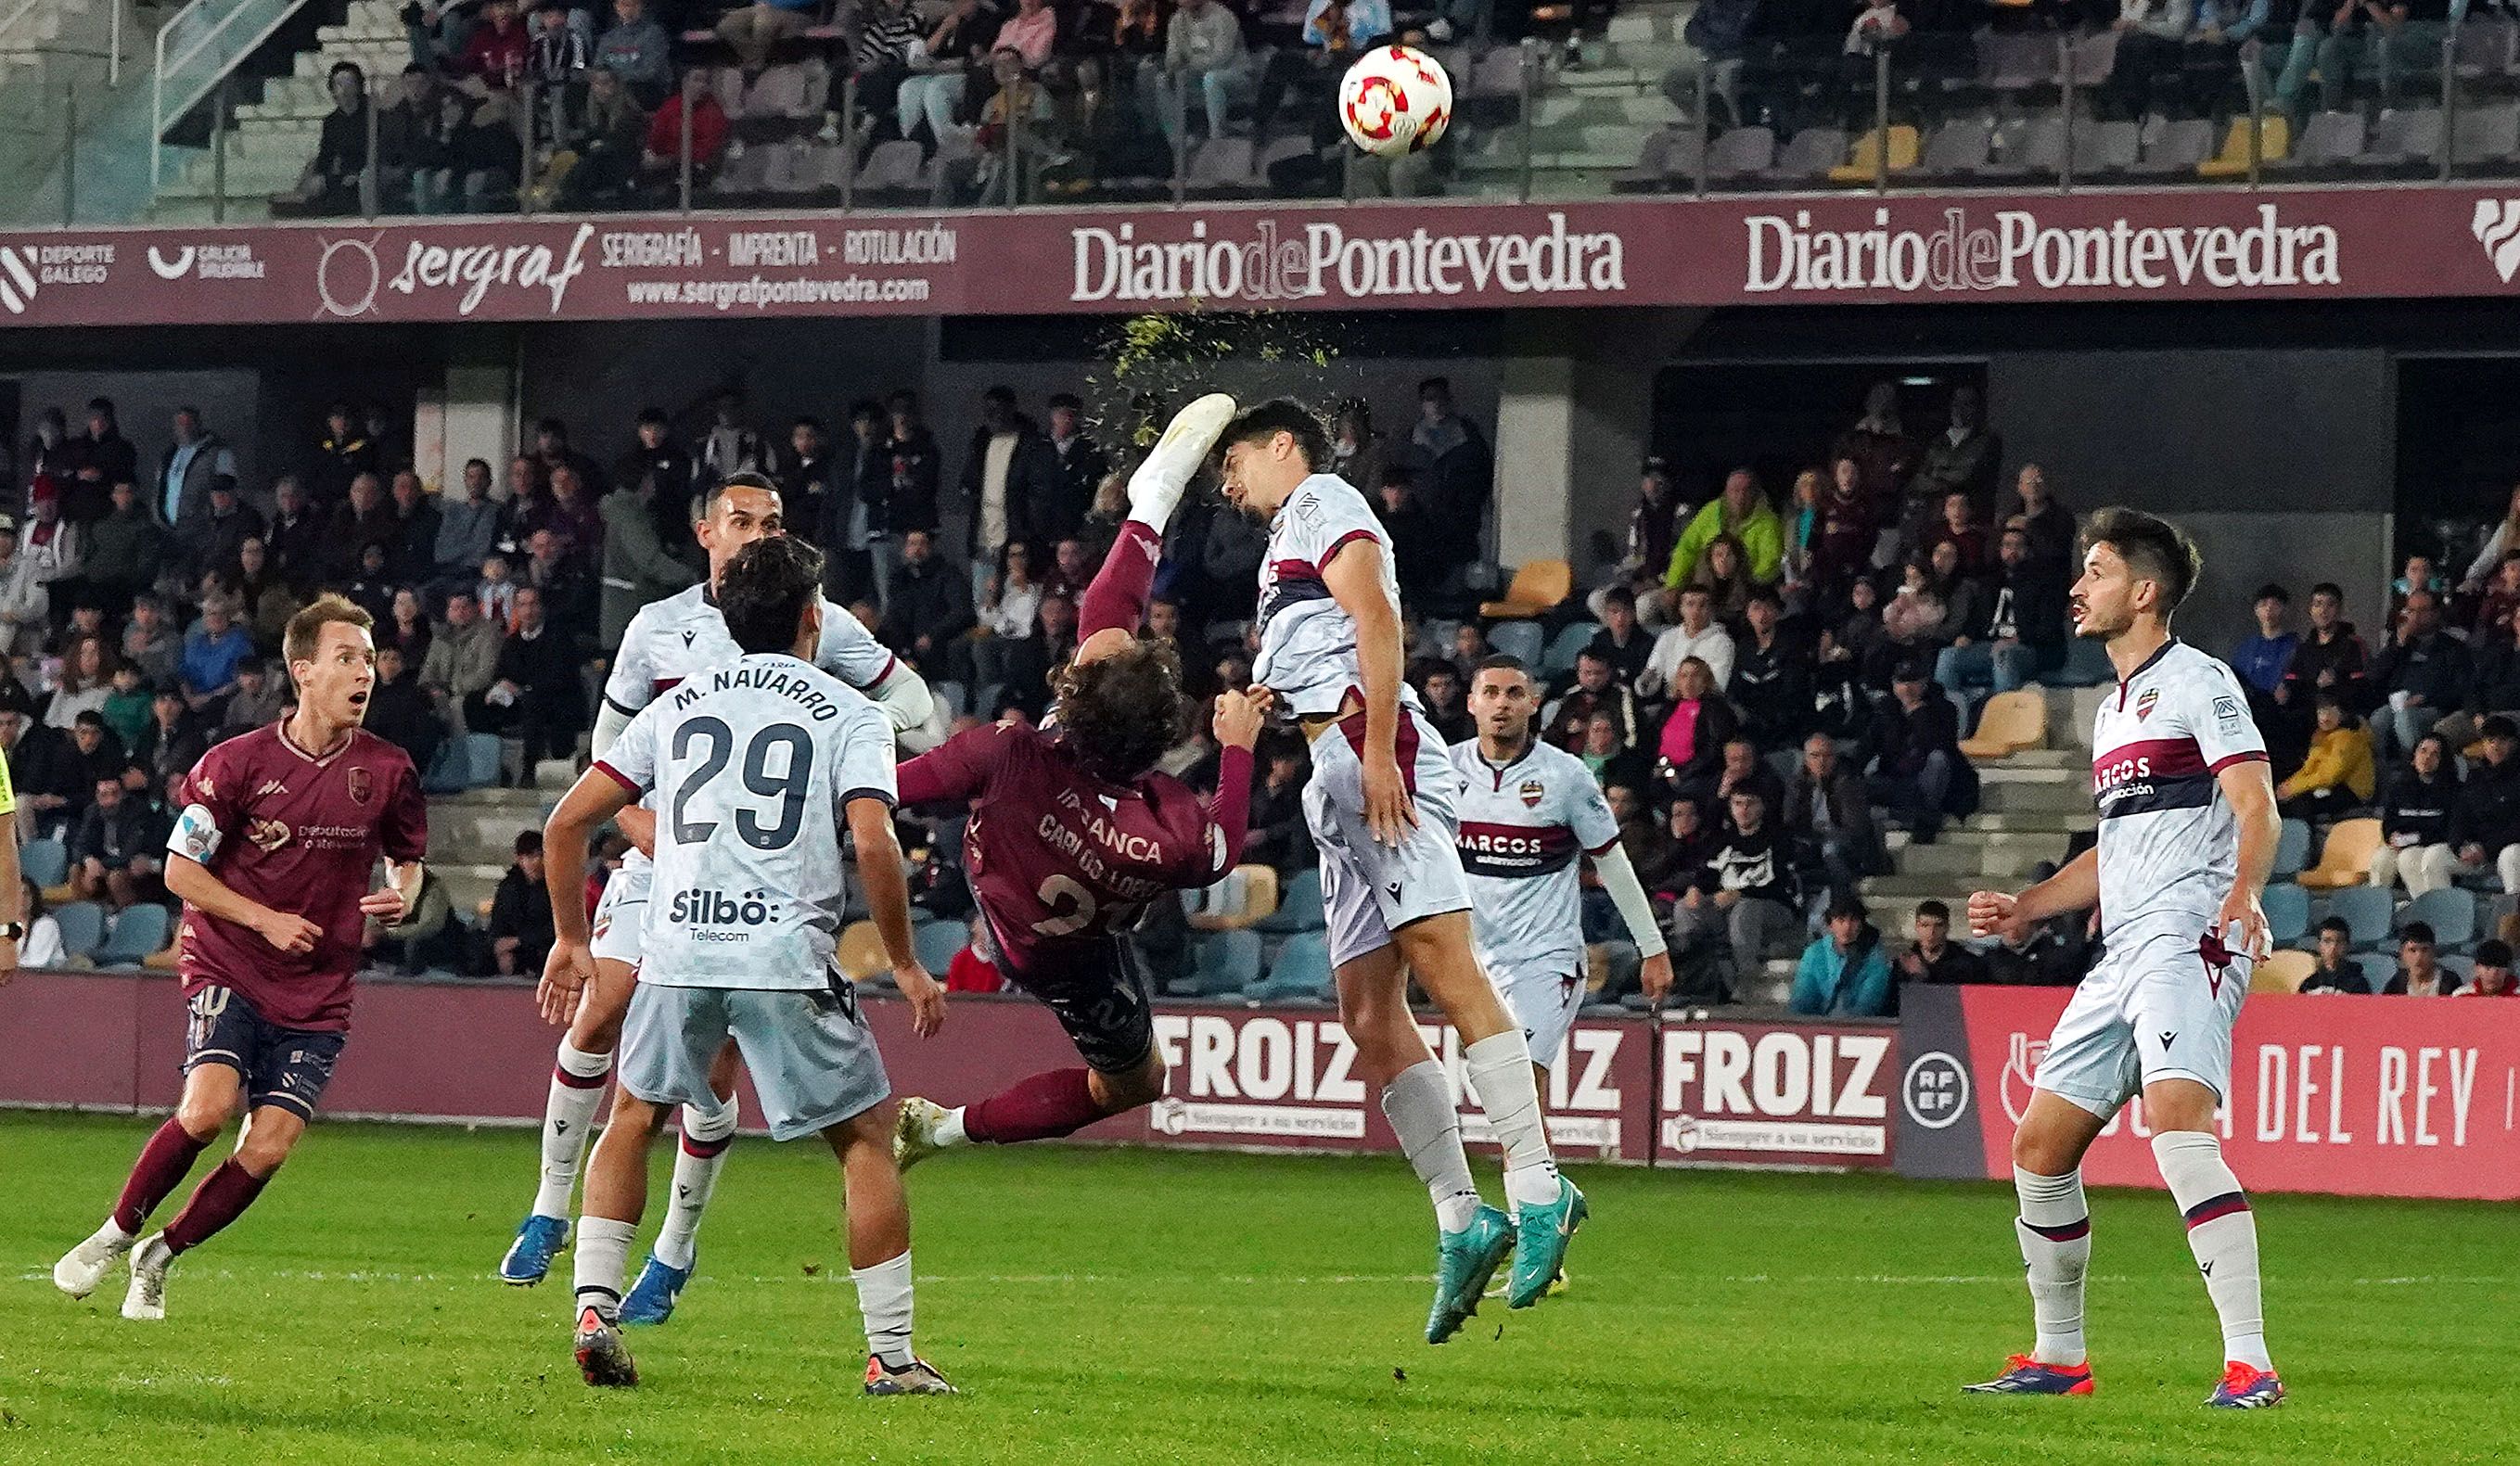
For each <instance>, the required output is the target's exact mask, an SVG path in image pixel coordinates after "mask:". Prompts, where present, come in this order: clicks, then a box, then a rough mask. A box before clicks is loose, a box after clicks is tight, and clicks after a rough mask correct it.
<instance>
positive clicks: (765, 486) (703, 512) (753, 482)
mask: <svg viewBox="0 0 2520 1466" xmlns="http://www.w3.org/2000/svg"><path fill="white" fill-rule="evenodd" d="M729 489H760V490H762V491H763V492H765V493H770V494H776V493H778V492H779V483H778V480H776V479H774V478H772V477H771V476H770V475H769V474H767V473H755V472H753V471H752V470H751V469H749V468H739V469H737V470H736V471H735V472H733V473H730V474H728V475H727V476H726V477H724V478H722V479H719V480H718V481H717V482H716V483H713V484H711V485H709V489H708V493H707V494H706V495H704V496H702V498H701V499H700V517H701V518H703V519H705V518H707V517H708V515H709V511H712V510H714V509H716V508H717V502H718V500H719V499H720V498H721V497H723V496H724V495H725V493H726V491H727V490H729Z"/></svg>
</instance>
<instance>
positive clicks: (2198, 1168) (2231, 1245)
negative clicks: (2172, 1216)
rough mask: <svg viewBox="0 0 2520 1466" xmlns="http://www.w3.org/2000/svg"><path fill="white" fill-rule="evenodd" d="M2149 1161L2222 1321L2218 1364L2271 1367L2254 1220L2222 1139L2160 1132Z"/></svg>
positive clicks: (2202, 1134)
mask: <svg viewBox="0 0 2520 1466" xmlns="http://www.w3.org/2000/svg"><path fill="white" fill-rule="evenodd" d="M2152 1159H2153V1163H2154V1164H2155V1165H2157V1166H2159V1167H2160V1168H2161V1178H2162V1180H2163V1181H2164V1182H2166V1183H2167V1184H2168V1185H2169V1187H2170V1197H2171V1200H2173V1201H2175V1202H2177V1203H2178V1204H2179V1212H2180V1215H2181V1216H2183V1217H2184V1218H2185V1219H2186V1221H2187V1250H2188V1251H2189V1252H2192V1253H2194V1254H2195V1255H2196V1270H2197V1271H2199V1272H2201V1273H2203V1274H2204V1275H2205V1292H2206V1295H2207V1296H2208V1297H2210V1298H2212V1299H2213V1300H2214V1311H2215V1312H2216V1313H2217V1314H2219V1315H2220V1316H2221V1317H2222V1320H2223V1357H2224V1358H2225V1360H2227V1361H2228V1360H2232V1359H2237V1360H2239V1361H2240V1362H2241V1363H2244V1364H2248V1365H2250V1366H2252V1367H2253V1368H2258V1369H2272V1368H2273V1367H2274V1365H2273V1362H2272V1361H2271V1360H2269V1359H2268V1357H2267V1321H2266V1310H2265V1308H2264V1306H2263V1305H2262V1304H2261V1303H2260V1302H2259V1298H2258V1219H2257V1214H2256V1213H2254V1212H2252V1211H2250V1210H2249V1198H2248V1194H2247V1193H2246V1192H2244V1191H2242V1190H2241V1189H2240V1180H2239V1177H2235V1176H2233V1175H2232V1174H2231V1168H2230V1167H2229V1166H2228V1165H2226V1164H2225V1163H2224V1160H2223V1142H2222V1140H2221V1139H2220V1138H2219V1137H2218V1136H2216V1135H2214V1134H2213V1133H2210V1132H2207V1131H2165V1132H2163V1133H2160V1134H2157V1135H2155V1136H2153V1137H2152Z"/></svg>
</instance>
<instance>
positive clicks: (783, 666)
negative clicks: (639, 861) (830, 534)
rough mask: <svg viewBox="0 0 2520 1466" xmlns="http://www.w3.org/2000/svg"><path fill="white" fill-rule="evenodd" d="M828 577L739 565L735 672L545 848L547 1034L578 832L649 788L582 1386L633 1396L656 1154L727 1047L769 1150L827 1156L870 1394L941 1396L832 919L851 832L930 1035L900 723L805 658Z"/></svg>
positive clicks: (579, 1318)
mask: <svg viewBox="0 0 2520 1466" xmlns="http://www.w3.org/2000/svg"><path fill="white" fill-rule="evenodd" d="M822 571H823V556H822V554H821V553H820V552H819V551H817V550H815V549H814V547H812V546H811V545H807V544H804V543H803V542H801V541H797V540H790V539H787V538H785V537H784V536H783V537H776V538H771V539H765V540H762V541H761V542H759V543H757V544H754V545H751V546H748V547H746V548H745V549H744V551H743V552H742V554H741V555H737V556H736V557H735V559H734V561H733V562H732V563H731V564H729V565H728V566H727V567H726V573H725V576H724V578H723V580H722V581H721V585H722V587H723V589H724V591H725V601H724V607H725V618H724V624H725V628H726V634H727V636H728V638H729V640H730V641H731V642H732V643H733V644H735V645H736V646H737V648H738V655H737V657H736V659H734V660H733V661H730V662H726V663H723V664H721V665H719V666H717V667H715V668H713V669H709V670H705V671H701V672H695V673H694V674H692V675H691V676H690V677H688V678H686V679H685V680H684V681H683V683H682V685H681V686H679V687H677V688H675V689H673V690H671V691H669V692H666V693H664V694H662V695H660V696H659V697H657V698H656V700H655V701H653V702H652V703H651V704H650V705H649V706H648V707H647V708H646V709H644V710H643V711H642V712H641V713H640V714H639V716H638V717H636V718H633V719H632V720H630V724H629V726H628V727H627V728H624V729H623V730H622V731H621V734H620V736H619V737H617V738H615V739H614V740H613V741H612V745H611V747H610V748H609V749H608V750H607V752H606V754H605V756H604V757H603V758H601V759H598V760H597V761H596V763H595V767H593V768H592V769H589V770H587V771H586V773H585V774H584V775H582V776H580V777H579V778H578V780H577V783H576V784H575V786H573V787H572V788H570V790H569V791H568V793H567V794H566V795H565V796H563V797H562V800H561V802H560V807H559V808H558V809H556V810H554V811H553V812H552V817H551V822H550V824H549V825H548V826H547V828H546V830H545V832H544V845H545V848H546V849H547V850H548V851H549V852H550V856H549V862H548V865H547V866H546V869H545V879H546V880H547V881H548V883H549V884H550V886H551V889H552V892H553V894H554V896H555V898H556V899H555V900H554V901H553V903H552V906H553V926H554V928H555V931H556V938H557V939H556V941H555V942H554V943H553V946H552V952H551V957H550V959H549V961H548V962H547V963H546V964H545V966H544V969H543V980H542V985H541V987H540V989H539V990H538V992H537V995H536V996H537V998H538V1000H539V1001H540V1004H541V1007H542V1011H543V1016H544V1017H546V1018H548V1019H550V1020H552V1021H553V1022H555V1023H562V1022H566V1021H567V1020H568V1018H569V1016H570V1014H571V1013H572V1011H573V1010H574V1009H575V1008H576V1006H577V1005H578V1003H579V1001H580V1000H581V999H582V998H583V996H584V995H585V994H586V993H587V991H588V990H589V989H590V988H591V986H592V985H593V983H594V981H595V957H594V955H593V953H592V952H591V951H590V950H589V946H590V942H591V940H592V934H591V933H590V931H589V930H588V922H587V916H586V910H585V907H584V906H583V905H582V904H581V903H580V902H579V901H578V900H576V899H573V898H575V897H576V896H577V893H578V891H579V889H580V882H582V881H583V880H584V879H585V871H586V844H587V837H588V835H590V834H591V833H592V832H593V831H595V830H596V829H597V828H599V827H601V826H602V825H603V823H604V822H605V821H607V820H609V819H611V818H612V817H613V816H615V815H616V814H618V813H619V812H620V811H621V810H623V809H625V808H627V807H628V805H629V804H630V803H631V801H633V800H636V799H640V798H643V797H646V796H648V795H650V794H653V795H654V796H655V798H656V801H657V806H658V809H659V811H660V818H659V819H658V821H657V829H656V843H655V851H654V855H655V865H654V897H653V899H652V901H651V902H650V903H649V904H648V910H647V911H646V925H645V930H644V931H643V932H642V934H641V949H640V950H641V953H642V955H643V956H644V957H645V961H644V963H643V966H642V970H641V972H640V975H639V983H638V986H637V989H636V991H635V993H634V995H633V996H632V998H631V1000H630V1010H629V1013H628V1014H627V1016H626V1017H625V1018H624V1019H623V1020H622V1030H621V1049H620V1054H621V1083H620V1086H619V1088H618V1090H617V1092H616V1093H615V1094H614V1096H613V1104H612V1116H611V1120H610V1123H608V1124H607V1125H606V1126H605V1128H604V1140H603V1143H601V1144H599V1145H598V1146H596V1148H595V1154H594V1157H593V1159H592V1162H591V1163H590V1165H589V1166H588V1168H587V1180H586V1200H585V1203H584V1214H585V1215H584V1217H583V1218H582V1220H581V1221H580V1222H579V1225H578V1233H579V1235H578V1244H577V1279H576V1295H575V1300H574V1305H573V1307H572V1309H571V1315H572V1316H573V1317H574V1319H575V1320H576V1325H577V1328H576V1339H575V1348H576V1355H577V1363H578V1367H579V1369H580V1370H581V1371H582V1372H583V1373H584V1374H585V1376H586V1382H587V1383H588V1384H590V1385H607V1386H628V1385H635V1384H637V1383H638V1382H639V1371H638V1368H637V1366H636V1365H635V1364H634V1363H633V1362H632V1361H631V1357H630V1351H629V1348H628V1347H627V1346H626V1345H625V1344H624V1343H623V1342H622V1339H621V1332H620V1328H619V1323H620V1313H619V1309H620V1305H621V1301H622V1299H621V1281H622V1274H623V1272H624V1271H625V1269H626V1268H627V1266H628V1264H629V1261H630V1245H631V1241H632V1238H633V1236H634V1235H635V1233H636V1231H637V1228H638V1225H639V1218H640V1215H641V1213H642V1212H643V1211H644V1210H645V1209H646V1207H647V1199H648V1147H649V1144H650V1143H651V1142H652V1140H653V1139H654V1138H655V1135H656V1133H657V1132H658V1131H659V1130H661V1129H663V1127H664V1123H665V1118H666V1116H667V1115H669V1114H671V1113H672V1112H673V1111H674V1109H675V1108H676V1107H677V1106H683V1107H689V1106H694V1105H703V1106H704V1105H707V1104H709V1103H710V1102H711V1100H712V1099H713V1098H714V1096H715V1086H714V1085H713V1084H712V1082H711V1077H710V1073H709V1071H710V1070H711V1069H712V1068H713V1067H715V1066H716V1064H717V1062H718V1059H719V1056H720V1054H721V1053H722V1051H723V1050H724V1049H725V1047H726V1045H727V1044H729V1043H733V1044H737V1045H739V1046H740V1047H741V1049H742V1054H743V1061H744V1063H745V1065H746V1066H747V1067H748V1068H749V1069H750V1070H751V1071H752V1080H753V1085H754V1087H755V1088H757V1089H758V1090H759V1091H760V1094H761V1104H762V1109H763V1110H764V1111H765V1112H766V1118H767V1119H768V1120H769V1122H770V1133H771V1137H772V1138H773V1139H778V1140H790V1139H796V1138H798V1137H801V1136H804V1135H820V1136H822V1138H823V1139H824V1141H825V1142H826V1143H827V1144H829V1145H830V1146H831V1147H832V1154H833V1155H834V1156H835V1157H836V1158H837V1159H838V1161H839V1164H840V1172H841V1179H842V1189H843V1193H844V1199H845V1205H846V1208H847V1212H848V1224H847V1231H848V1254H849V1267H850V1278H851V1280H852V1281H853V1282H855V1283H856V1285H857V1292H858V1306H859V1311H860V1312H861V1313H863V1314H864V1315H865V1320H866V1333H867V1352H868V1360H867V1373H866V1393H867V1394H869V1395H950V1394H952V1393H954V1389H953V1387H952V1386H951V1385H949V1384H947V1383H946V1382H945V1380H944V1378H943V1376H941V1375H939V1374H938V1373H937V1372H936V1370H935V1369H933V1368H931V1367H930V1366H929V1365H928V1364H927V1363H926V1362H925V1361H923V1360H922V1359H921V1358H920V1357H919V1356H918V1355H917V1354H916V1353H914V1352H913V1350H912V1347H911V1262H910V1205H909V1201H908V1198H907V1197H906V1196H904V1194H903V1192H902V1186H901V1173H900V1171H899V1170H898V1169H896V1168H895V1167H894V1165H893V1161H892V1127H891V1124H890V1120H891V1116H890V1114H889V1112H888V1110H886V1109H885V1108H884V1106H883V1101H884V1099H885V1098H886V1097H887V1096H888V1095H889V1094H890V1093H891V1086H890V1083H889V1082H888V1081H887V1080H886V1079H885V1077H884V1070H883V1058H882V1055H881V1054H880V1053H878V1052H877V1048H876V1042H875V1035H874V1034H873V1033H872V1032H871V1031H870V1030H869V1029H868V1027H867V1023H866V1018H865V1016H864V1014H863V1013H861V1012H860V1011H859V1008H858V1000H857V990H856V988H855V987H854V986H853V985H852V984H851V983H850V981H849V979H848V978H847V977H845V976H843V975H842V974H841V973H840V972H839V970H838V969H837V968H836V967H834V966H833V965H832V954H833V950H834V947H835V946H836V943H837V939H838V935H839V927H840V912H841V910H842V908H843V907H844V906H845V904H846V892H845V890H844V886H845V881H846V877H845V874H844V868H843V866H842V861H841V855H840V836H841V834H842V832H843V831H845V832H846V833H847V834H848V835H849V836H850V837H851V838H852V839H853V840H855V842H856V844H857V849H858V853H859V857H860V866H859V868H860V879H861V880H862V881H863V882H864V884H865V890H866V901H867V909H868V911H870V912H871V913H872V915H873V916H874V919H875V924H876V928H877V931H878V932H879V933H880V934H881V937H882V942H883V947H884V953H885V955H886V956H887V957H889V958H890V960H891V963H892V973H893V979H894V981H895V982H896V983H897V984H898V985H899V987H900V990H901V995H902V997H903V998H905V999H907V1000H909V1002H910V1006H911V1015H912V1026H913V1027H914V1029H915V1030H916V1031H917V1032H918V1033H919V1034H920V1035H921V1036H922V1038H924V1037H929V1036H932V1035H933V1034H935V1032H936V1031H937V1029H938V1028H939V1027H940V1026H941V1025H942V1024H943V1023H944V1020H945V994H944V990H943V989H942V988H940V987H938V986H937V984H936V981H935V979H934V978H932V977H930V976H929V975H928V974H927V972H926V971H925V969H923V968H922V967H921V966H920V963H919V955H918V951H917V947H916V944H915V942H914V941H913V939H912V935H911V924H910V889H909V883H908V881H907V879H906V878H905V877H904V875H903V872H902V867H901V847H900V845H899V844H898V843H897V842H896V841H895V839H894V835H893V828H892V812H893V803H894V798H893V794H894V790H893V763H892V744H893V728H892V725H891V724H890V722H889V721H887V720H886V719H885V717H884V715H883V713H882V712H881V711H880V710H878V709H877V708H876V707H875V706H874V705H873V704H871V703H869V702H868V701H867V700H866V698H864V697H863V696H861V695H859V694H858V692H857V691H856V690H854V689H851V688H849V687H848V686H847V685H846V684H844V683H842V682H841V681H839V680H838V679H837V678H834V677H832V676H831V675H829V674H828V673H825V672H824V671H822V670H821V669H820V668H818V667H815V666H814V665H812V664H811V663H810V662H808V661H807V660H805V658H806V657H808V656H811V655H812V654H814V652H815V651H816V649H817V647H818V644H820V638H821V631H822V628H821V627H820V626H819V625H818V622H819V621H820V619H821V615H822V611H821V607H822V605H823V603H824V602H823V601H822V598H821V596H820V595H819V594H818V588H819V587H820V585H821V583H822ZM687 1112H688V1108H687Z"/></svg>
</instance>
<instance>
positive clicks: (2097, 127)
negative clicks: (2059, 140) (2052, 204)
mask: <svg viewBox="0 0 2520 1466" xmlns="http://www.w3.org/2000/svg"><path fill="white" fill-rule="evenodd" d="M2142 156H2143V129H2142V127H2141V126H2139V125H2138V124H2137V123H2134V122H2086V123H2084V124H2083V125H2082V126H2080V127H2077V128H2075V129H2074V172H2075V173H2076V174H2077V175H2078V176H2080V175H2086V174H2094V173H2126V172H2132V171H2133V170H2134V168H2135V165H2136V164H2137V163H2138V161H2140V160H2141V159H2142ZM2093 649H2094V650H2097V649H2098V648H2097V646H2096V645H2094V646H2093Z"/></svg>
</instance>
